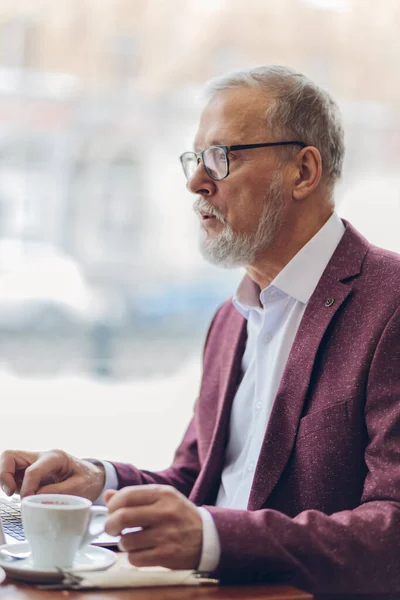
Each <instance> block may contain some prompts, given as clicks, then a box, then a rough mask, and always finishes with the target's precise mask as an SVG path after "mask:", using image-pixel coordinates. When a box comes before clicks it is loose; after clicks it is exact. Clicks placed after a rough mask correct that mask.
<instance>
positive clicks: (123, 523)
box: [104, 485, 203, 569]
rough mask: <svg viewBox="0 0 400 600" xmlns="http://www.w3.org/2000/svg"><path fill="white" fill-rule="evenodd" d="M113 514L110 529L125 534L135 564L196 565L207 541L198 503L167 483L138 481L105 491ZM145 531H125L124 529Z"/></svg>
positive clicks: (122, 543) (123, 541) (123, 538)
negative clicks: (136, 528)
mask: <svg viewBox="0 0 400 600" xmlns="http://www.w3.org/2000/svg"><path fill="white" fill-rule="evenodd" d="M104 499H105V501H106V504H107V507H108V510H109V512H110V516H109V518H108V520H107V523H106V532H107V533H109V534H110V535H121V541H120V548H121V550H125V551H127V552H128V553H129V562H130V563H132V564H133V565H135V566H138V567H139V566H140V567H144V566H162V567H168V568H169V569H196V568H197V567H198V565H199V562H200V556H201V548H202V541H203V527H202V521H201V517H200V515H199V513H198V510H197V508H196V506H195V505H194V504H193V503H192V502H190V501H189V500H188V499H187V498H186V497H185V496H183V494H181V493H180V492H178V491H177V490H175V489H174V488H173V487H170V486H167V485H138V486H134V487H126V488H124V489H122V490H120V491H118V492H116V491H114V490H109V491H107V492H105V494H104ZM131 527H142V528H143V529H142V530H141V531H135V532H130V533H125V534H124V533H123V531H124V529H127V528H131Z"/></svg>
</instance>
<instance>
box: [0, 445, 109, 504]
mask: <svg viewBox="0 0 400 600" xmlns="http://www.w3.org/2000/svg"><path fill="white" fill-rule="evenodd" d="M104 482H105V472H104V468H103V467H102V466H101V465H95V464H92V463H90V462H88V461H85V460H80V459H79V458H75V457H74V456H71V455H70V454H67V453H66V452H63V450H50V451H49V452H22V451H20V450H6V451H5V452H3V454H2V455H1V456H0V485H1V487H2V488H3V490H4V491H5V493H6V494H8V495H9V496H11V495H12V494H14V493H15V492H17V493H20V494H21V497H24V496H30V495H32V494H74V495H76V496H83V497H85V498H88V499H89V500H96V498H97V497H98V496H99V495H100V494H101V492H102V490H103V487H104Z"/></svg>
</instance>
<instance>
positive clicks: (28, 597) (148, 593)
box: [0, 579, 312, 600]
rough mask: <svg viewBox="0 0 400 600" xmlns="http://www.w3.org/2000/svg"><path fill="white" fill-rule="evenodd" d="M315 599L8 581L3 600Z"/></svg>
mask: <svg viewBox="0 0 400 600" xmlns="http://www.w3.org/2000/svg"><path fill="white" fill-rule="evenodd" d="M103 599H104V600H128V599H129V600H311V599H312V596H311V595H310V594H307V593H305V592H301V591H299V590H296V589H295V588H292V587H290V586H287V585H243V586H199V587H190V586H189V587H163V588H141V589H130V590H103V591H102V590H96V591H94V590H93V591H86V592H72V591H71V592H70V591H64V592H55V591H46V592H44V591H43V590H37V589H35V588H34V587H32V586H29V585H25V584H22V583H21V584H20V583H16V582H13V581H11V580H9V579H6V580H5V582H4V583H3V584H2V585H0V600H103Z"/></svg>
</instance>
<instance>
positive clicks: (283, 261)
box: [246, 208, 334, 290]
mask: <svg viewBox="0 0 400 600" xmlns="http://www.w3.org/2000/svg"><path fill="white" fill-rule="evenodd" d="M333 210H334V209H333V208H332V209H331V210H330V212H326V213H325V214H324V215H323V216H321V218H320V219H318V220H317V221H316V222H312V221H309V222H308V223H301V224H300V225H297V226H294V227H292V228H290V227H288V226H287V224H286V225H285V227H284V228H282V230H281V232H282V231H283V229H284V230H285V235H284V237H283V236H282V235H280V234H279V233H278V235H277V236H276V239H275V240H274V241H273V242H272V244H271V245H270V246H269V247H268V248H267V250H266V251H265V252H264V253H263V254H262V255H261V256H259V257H258V258H257V259H256V261H255V262H254V264H252V265H249V266H247V267H246V271H247V273H248V275H249V277H250V278H251V279H252V280H253V281H254V283H256V284H257V285H258V286H259V288H260V290H263V289H265V288H266V287H268V286H269V285H270V283H271V281H273V280H274V279H275V277H276V276H277V275H278V273H280V272H281V271H282V269H283V268H284V267H285V266H286V265H287V264H288V263H289V262H290V261H291V260H292V258H293V257H294V256H295V255H296V254H297V253H298V252H299V251H300V250H301V249H302V248H303V246H305V245H306V244H307V242H309V241H310V240H311V238H312V237H314V235H315V234H316V233H317V232H318V231H319V230H320V229H321V227H323V226H324V225H325V223H326V222H327V221H328V219H329V218H330V217H331V215H332V213H333Z"/></svg>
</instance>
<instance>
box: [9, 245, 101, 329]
mask: <svg viewBox="0 0 400 600" xmlns="http://www.w3.org/2000/svg"><path fill="white" fill-rule="evenodd" d="M91 303H92V292H91V290H90V287H89V285H88V284H87V282H86V280H85V278H84V275H83V273H82V271H81V269H80V267H79V265H78V264H77V263H76V261H74V260H73V259H72V258H71V257H70V256H68V255H67V254H64V253H63V252H62V251H60V250H59V249H57V248H55V247H53V246H51V245H50V244H45V243H42V242H36V241H31V240H29V241H22V240H20V239H14V238H7V239H0V329H3V330H7V331H19V332H22V331H28V330H34V331H38V332H51V331H56V330H59V329H65V328H71V327H76V326H82V325H85V324H88V323H89V322H90V306H91Z"/></svg>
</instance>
